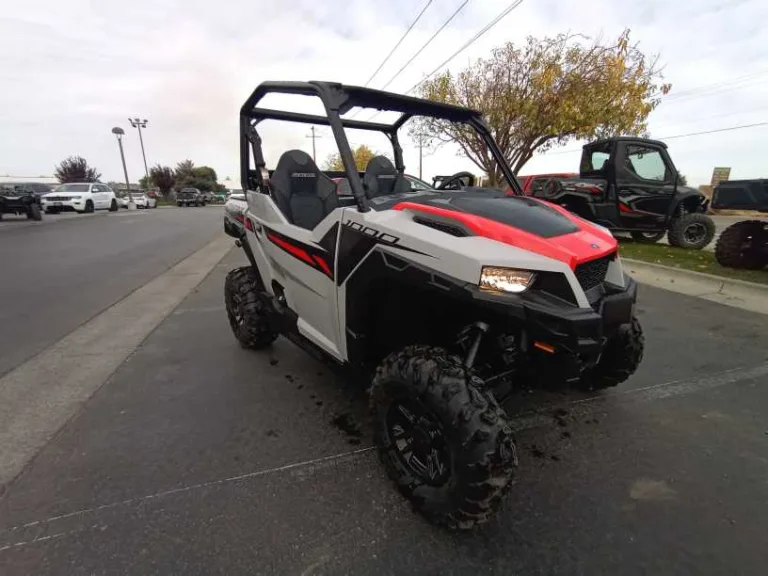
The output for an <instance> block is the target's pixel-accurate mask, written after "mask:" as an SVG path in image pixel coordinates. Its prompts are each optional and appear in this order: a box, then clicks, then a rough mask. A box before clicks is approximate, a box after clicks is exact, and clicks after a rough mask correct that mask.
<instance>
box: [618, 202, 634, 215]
mask: <svg viewBox="0 0 768 576" xmlns="http://www.w3.org/2000/svg"><path fill="white" fill-rule="evenodd" d="M619 211H621V212H624V214H635V211H634V210H632V208H630V207H629V206H627V205H626V204H624V203H623V202H619Z"/></svg>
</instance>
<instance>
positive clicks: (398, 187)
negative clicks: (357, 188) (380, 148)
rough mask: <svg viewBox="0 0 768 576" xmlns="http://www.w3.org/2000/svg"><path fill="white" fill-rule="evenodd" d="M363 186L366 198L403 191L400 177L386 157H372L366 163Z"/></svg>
mask: <svg viewBox="0 0 768 576" xmlns="http://www.w3.org/2000/svg"><path fill="white" fill-rule="evenodd" d="M363 185H364V186H365V193H366V196H368V198H375V197H377V196H385V195H388V194H395V193H397V192H402V191H405V189H404V188H403V177H402V175H401V174H398V172H397V169H396V168H395V166H394V164H392V161H391V160H390V159H389V158H387V157H386V156H374V157H373V158H371V159H370V160H369V161H368V166H366V168H365V174H364V175H363Z"/></svg>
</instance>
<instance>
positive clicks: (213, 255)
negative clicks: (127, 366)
mask: <svg viewBox="0 0 768 576" xmlns="http://www.w3.org/2000/svg"><path fill="white" fill-rule="evenodd" d="M231 248H232V240H231V239H230V238H228V237H227V236H225V235H223V234H222V235H221V236H217V237H216V239H214V240H213V241H212V242H210V243H209V244H208V245H207V246H205V247H203V248H202V249H200V250H198V251H197V252H195V253H194V254H192V255H191V256H189V257H187V258H185V259H184V260H182V261H181V262H179V263H178V264H176V265H175V266H173V267H172V268H171V269H169V270H168V271H166V272H164V273H163V274H161V275H160V276H158V277H156V278H155V279H154V280H151V281H150V282H148V283H147V284H145V285H144V286H142V287H141V288H138V289H137V290H135V291H133V292H132V293H131V294H129V295H128V296H126V297H125V298H123V299H122V300H120V301H119V302H117V303H116V304H114V305H112V306H111V307H109V308H107V309H106V310H105V311H104V312H102V313H101V314H99V315H98V316H96V317H94V318H92V319H91V320H89V321H88V322H86V323H85V324H83V325H82V326H80V327H79V328H77V329H76V330H74V331H73V332H71V333H69V334H68V335H67V336H65V337H64V338H62V339H61V340H59V341H58V342H56V343H55V344H53V345H52V346H50V347H49V348H47V349H46V350H44V351H42V352H41V353H39V354H38V355H37V356H35V357H34V358H32V359H30V360H28V361H27V362H25V363H24V364H21V365H20V366H17V367H16V368H15V369H13V370H12V371H11V372H9V373H7V374H6V375H5V376H3V377H2V378H0V485H6V484H8V482H10V481H11V480H13V478H15V477H16V476H17V475H18V474H19V472H21V470H22V469H23V468H24V466H25V465H26V463H27V462H28V461H29V460H30V459H31V458H33V457H34V455H35V454H36V453H37V452H38V451H39V450H40V449H41V448H42V447H43V446H45V444H46V443H47V442H48V441H49V440H50V438H51V437H52V436H53V435H54V434H55V433H56V432H57V431H58V430H59V429H60V428H61V427H62V426H63V425H64V424H65V423H66V422H67V420H69V418H71V417H72V416H73V415H74V414H75V413H76V412H77V411H78V409H79V408H80V407H81V406H82V404H83V403H85V402H86V401H87V400H88V399H89V398H90V397H91V395H93V393H94V392H95V391H96V390H97V389H98V388H99V387H100V386H101V385H102V384H103V383H104V382H106V381H107V379H108V378H109V377H110V376H111V375H112V373H113V372H114V371H115V370H116V369H117V367H118V366H120V364H121V363H122V362H123V361H124V360H125V359H126V358H127V357H128V355H129V354H131V353H132V352H133V351H134V350H135V349H136V348H137V347H138V346H139V344H141V342H142V341H143V340H144V339H145V338H146V337H147V336H148V335H149V334H150V333H151V332H152V331H153V330H154V329H155V328H156V327H157V326H158V325H159V324H160V323H161V322H162V321H163V319H165V318H166V317H167V316H168V315H169V314H171V312H173V310H174V309H175V308H176V307H177V306H178V305H179V304H180V303H181V302H182V300H183V299H184V298H185V297H186V296H187V295H188V294H189V293H190V292H192V290H194V289H195V288H196V287H197V285H198V284H199V283H200V282H202V280H203V279H204V278H205V277H206V276H207V275H208V274H209V273H210V272H211V270H213V269H214V268H215V266H216V265H217V264H218V263H219V261H220V260H221V259H222V258H223V257H224V256H225V255H226V254H227V252H229V250H230V249H231Z"/></svg>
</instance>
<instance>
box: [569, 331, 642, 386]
mask: <svg viewBox="0 0 768 576" xmlns="http://www.w3.org/2000/svg"><path fill="white" fill-rule="evenodd" d="M644 349H645V337H644V336H643V328H642V326H640V322H639V321H638V319H637V318H635V317H633V318H632V322H630V323H629V324H624V325H623V326H621V328H620V329H619V332H618V333H617V334H616V335H614V336H613V337H612V338H610V339H609V340H608V342H606V344H605V348H603V353H602V354H601V355H600V361H599V362H598V363H597V365H596V366H594V367H593V368H590V369H589V370H587V371H586V372H585V373H584V374H582V377H581V380H580V381H579V384H578V385H577V386H576V387H577V388H580V389H583V390H601V389H603V388H611V387H613V386H616V385H618V384H621V383H622V382H624V381H625V380H626V379H627V378H629V377H630V376H632V374H634V373H635V371H636V370H637V367H638V366H640V362H642V360H643V351H644Z"/></svg>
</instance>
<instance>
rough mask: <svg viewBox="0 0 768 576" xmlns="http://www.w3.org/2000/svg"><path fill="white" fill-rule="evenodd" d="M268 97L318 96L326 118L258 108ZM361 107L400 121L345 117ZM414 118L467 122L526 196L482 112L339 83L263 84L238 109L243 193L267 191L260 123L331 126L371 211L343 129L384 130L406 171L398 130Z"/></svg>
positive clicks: (359, 199)
mask: <svg viewBox="0 0 768 576" xmlns="http://www.w3.org/2000/svg"><path fill="white" fill-rule="evenodd" d="M267 94H296V95H301V96H317V97H318V98H320V101H321V102H322V103H323V106H324V108H325V112H326V116H318V115H315V114H304V113H299V112H288V111H283V110H273V109H269V108H260V107H258V106H257V104H258V103H259V102H260V101H261V99H262V98H264V96H266V95H267ZM357 106H359V107H361V108H373V109H376V110H383V111H391V112H399V113H400V117H399V118H398V119H397V120H396V121H395V122H393V123H392V124H383V123H378V122H370V121H362V120H354V119H351V118H342V117H341V116H342V115H343V114H346V113H347V112H349V111H350V110H351V109H352V108H354V107H357ZM414 116H428V117H431V118H438V119H440V120H446V121H449V122H458V123H462V124H467V125H469V126H470V127H472V128H473V129H474V130H475V131H476V132H477V133H478V134H480V136H481V137H482V139H483V141H484V142H485V145H486V146H487V148H488V150H489V151H490V152H491V154H492V155H493V157H494V159H495V160H496V162H497V164H498V165H499V167H500V168H501V171H502V173H503V174H504V177H505V178H506V179H507V182H509V185H510V187H511V188H512V191H513V192H514V194H516V195H522V193H523V192H522V189H521V188H520V185H519V184H518V182H517V179H516V178H515V177H514V175H513V173H512V170H511V169H510V167H509V164H508V163H507V161H506V159H505V158H504V155H503V154H502V153H501V150H499V147H498V145H497V144H496V142H495V141H494V139H493V136H492V135H491V132H490V130H489V128H488V125H487V124H486V123H485V121H484V120H483V117H482V115H481V114H480V113H479V112H477V111H475V110H471V109H469V108H464V107H461V106H453V105H450V104H442V103H439V102H432V101H430V100H424V99H421V98H414V97H412V96H403V95H401V94H394V93H392V92H384V91H381V90H374V89H372V88H362V87H359V86H345V85H342V84H339V83H335V82H319V81H310V82H272V81H269V82H262V83H261V84H259V86H258V87H257V88H256V90H254V91H253V93H252V94H251V95H250V97H249V98H248V99H247V100H246V101H245V104H243V106H242V108H241V109H240V180H241V185H242V187H243V190H261V191H266V190H267V188H268V182H269V172H268V171H267V169H266V163H265V161H264V154H263V151H262V148H261V137H260V136H259V133H258V131H257V129H256V127H257V126H258V124H259V123H260V122H262V121H263V120H283V121H288V122H299V123H303V124H317V125H321V126H330V127H331V130H332V132H333V136H334V139H335V140H336V145H337V146H338V149H339V155H340V157H341V160H342V162H343V164H344V169H345V171H346V174H347V179H348V180H349V184H350V187H351V189H352V194H353V196H354V197H355V201H356V203H357V207H358V210H360V211H361V212H367V211H368V210H370V208H369V206H368V199H367V197H366V195H365V191H364V189H363V182H362V180H361V178H360V174H359V173H358V171H357V166H356V165H355V159H354V155H353V154H352V149H351V147H350V145H349V141H348V140H347V136H346V134H345V132H344V128H353V129H358V130H372V131H377V132H382V133H383V134H384V135H385V136H386V137H387V138H388V139H389V141H390V142H391V144H392V148H393V151H394V159H395V167H396V168H397V170H398V171H399V172H403V170H404V168H405V167H404V165H403V150H402V148H401V147H400V142H399V140H398V131H399V130H400V128H402V126H403V125H404V124H405V123H406V122H407V121H408V120H409V119H410V118H412V117H414ZM249 148H250V151H251V152H252V154H253V164H254V166H253V168H251V162H250V155H249Z"/></svg>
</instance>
